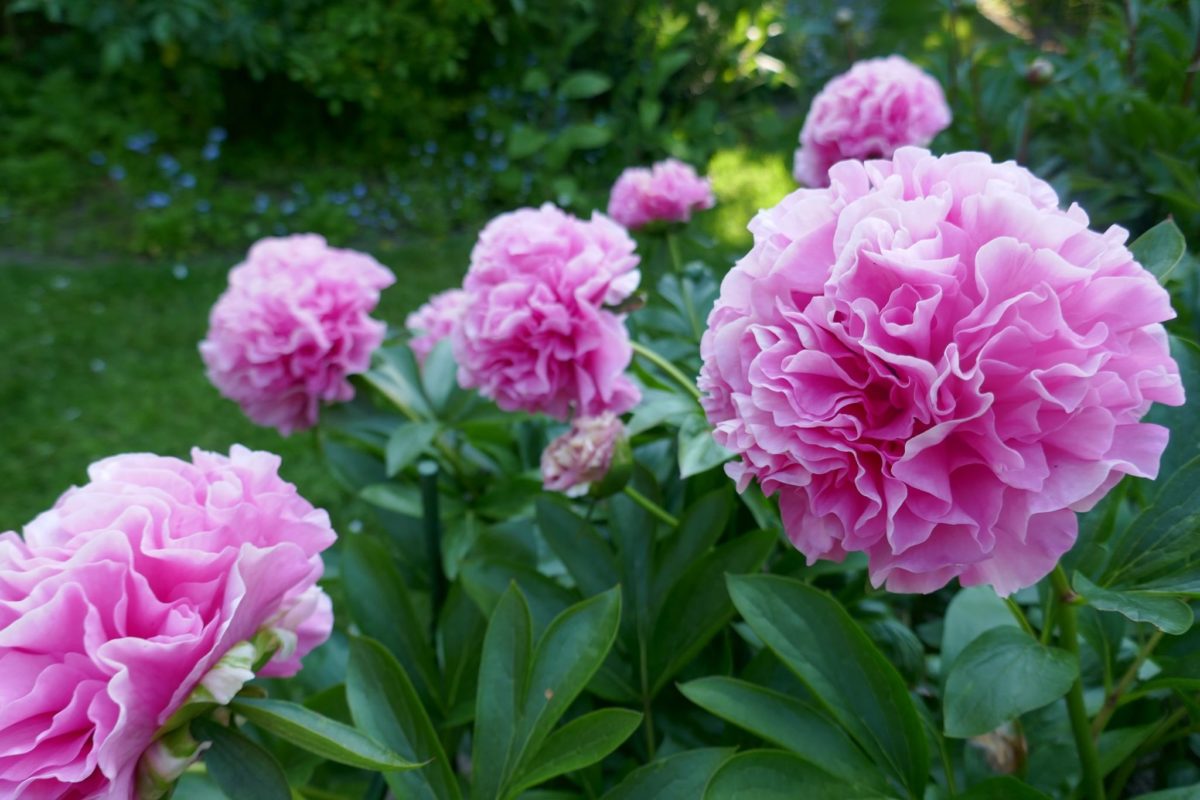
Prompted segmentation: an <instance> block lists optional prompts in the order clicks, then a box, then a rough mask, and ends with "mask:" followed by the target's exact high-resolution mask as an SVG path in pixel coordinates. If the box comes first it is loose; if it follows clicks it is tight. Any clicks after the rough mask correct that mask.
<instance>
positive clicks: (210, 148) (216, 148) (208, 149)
mask: <svg viewBox="0 0 1200 800" xmlns="http://www.w3.org/2000/svg"><path fill="white" fill-rule="evenodd" d="M200 155H201V156H202V157H203V158H204V160H205V161H216V160H217V159H218V158H220V157H221V145H219V144H217V143H216V142H209V143H208V144H206V145H204V149H203V150H201V151H200Z"/></svg>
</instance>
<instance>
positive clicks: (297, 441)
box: [0, 230, 475, 531]
mask: <svg viewBox="0 0 1200 800" xmlns="http://www.w3.org/2000/svg"><path fill="white" fill-rule="evenodd" d="M474 235H475V231H474V230H472V231H470V232H468V233H464V234H463V235H459V236H454V237H451V238H447V239H442V240H429V241H420V242H416V243H412V244H408V245H404V246H396V247H390V248H389V247H382V248H375V249H374V250H373V252H374V253H375V255H376V256H377V257H378V258H379V259H380V261H382V262H383V263H385V264H387V265H388V266H389V267H391V269H392V270H393V271H394V272H395V273H396V278H397V281H396V284H395V285H394V286H392V287H391V288H389V289H387V290H386V291H385V292H384V297H383V300H382V301H381V305H380V309H379V310H378V311H377V316H380V317H381V318H383V319H386V320H387V322H388V323H389V324H390V325H393V326H400V325H403V321H404V316H405V314H406V313H407V312H408V311H409V310H411V309H412V308H415V307H416V306H417V305H419V304H420V303H421V302H423V301H424V300H425V298H427V297H428V296H429V295H430V294H431V293H432V292H435V291H438V290H440V289H443V288H446V287H449V286H451V285H454V284H457V283H458V282H459V281H460V279H461V277H462V274H463V272H464V271H465V269H466V264H467V257H468V253H469V251H470V246H471V243H472V241H473V240H474ZM238 260H239V258H238V256H236V255H234V256H232V257H229V258H211V259H207V260H205V261H204V262H203V263H188V264H186V265H177V264H173V263H164V264H138V265H130V264H112V265H89V266H75V267H56V266H54V265H53V264H49V265H45V264H42V265H38V266H36V267H34V266H19V265H4V264H0V341H2V342H3V343H4V350H3V352H4V355H3V360H2V361H0V365H2V368H0V531H3V530H20V528H21V526H22V525H24V524H25V523H26V522H28V521H29V520H30V519H32V518H33V517H34V516H35V515H36V514H37V513H39V512H40V511H42V510H45V509H46V508H49V507H50V506H51V505H52V504H53V502H54V500H55V498H57V497H58V495H59V494H61V493H62V492H63V491H64V490H65V489H67V488H68V487H69V486H71V485H72V484H78V483H81V482H83V481H85V480H86V469H87V466H88V464H90V463H91V462H93V461H95V460H97V459H100V458H103V457H105V456H108V455H111V454H114V453H123V452H134V451H144V452H154V453H160V454H166V455H176V456H185V457H186V455H187V453H188V451H189V450H190V448H192V447H193V446H196V447H201V448H204V449H208V450H216V451H228V449H229V447H230V446H231V445H233V444H235V443H240V444H244V445H246V446H248V447H253V448H260V449H265V450H271V451H273V452H276V453H279V454H280V455H281V456H283V462H284V463H283V474H284V476H285V477H286V478H288V479H289V480H291V481H293V482H295V483H296V484H297V485H298V486H299V487H300V489H301V491H302V492H303V493H304V494H305V495H306V496H307V497H309V498H310V499H311V500H312V501H313V502H315V503H317V504H319V505H324V506H326V507H329V508H331V510H336V508H338V507H340V506H341V505H342V503H341V501H342V500H344V499H345V498H343V497H342V496H341V494H340V489H339V488H338V487H337V486H335V485H334V484H333V483H332V481H331V480H330V479H329V477H328V475H327V473H326V472H325V471H324V469H323V467H322V465H321V463H320V460H319V458H318V457H317V454H316V452H315V450H314V443H313V439H312V437H311V436H309V435H305V434H303V433H300V434H295V435H293V436H291V437H289V438H284V437H281V436H280V435H279V434H278V433H276V432H275V431H273V430H268V429H264V428H259V427H257V426H256V425H254V424H253V423H251V422H250V421H249V420H247V419H246V418H245V417H244V416H243V415H242V413H241V411H240V410H239V409H238V408H237V406H236V405H234V404H233V403H231V402H229V401H227V400H225V399H223V398H222V397H221V396H220V395H218V394H217V391H216V389H214V388H213V387H212V385H211V384H209V382H208V380H207V378H206V377H205V375H204V366H203V364H202V362H201V361H200V356H199V354H198V353H197V350H196V345H197V343H198V342H199V341H200V340H201V339H202V338H203V337H204V333H205V331H206V329H207V323H208V312H209V308H210V307H211V306H212V304H213V302H214V301H215V300H216V299H217V297H218V295H219V294H220V293H221V291H222V290H223V289H224V287H225V282H226V274H227V272H228V270H229V268H230V267H231V266H232V265H233V264H234V263H236V262H237V261H238ZM335 516H336V514H335Z"/></svg>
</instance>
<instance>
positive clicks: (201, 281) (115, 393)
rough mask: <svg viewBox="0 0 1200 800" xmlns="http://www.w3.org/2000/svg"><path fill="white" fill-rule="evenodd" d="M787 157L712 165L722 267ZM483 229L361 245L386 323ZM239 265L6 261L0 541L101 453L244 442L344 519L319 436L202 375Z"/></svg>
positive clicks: (455, 272) (439, 282) (433, 283)
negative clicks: (208, 338) (223, 296)
mask: <svg viewBox="0 0 1200 800" xmlns="http://www.w3.org/2000/svg"><path fill="white" fill-rule="evenodd" d="M788 157H790V153H789V154H783V153H770V152H766V153H764V152H756V151H754V150H750V149H745V148H738V149H733V150H727V151H725V152H723V153H720V154H718V155H717V157H715V158H714V159H713V160H712V162H711V163H710V164H709V165H708V172H709V175H710V176H711V177H712V179H713V186H714V189H715V191H716V194H717V207H716V208H715V209H713V210H712V211H708V212H705V213H704V214H703V215H701V217H700V218H699V220H698V224H699V228H700V230H702V231H704V232H705V233H707V235H708V236H709V237H710V238H711V239H712V240H713V241H714V242H715V249H713V250H711V251H707V252H704V253H697V255H698V256H700V255H703V256H704V257H707V258H710V259H712V260H713V262H714V264H716V265H718V266H719V267H720V268H722V269H724V268H727V267H728V266H730V265H732V264H733V262H734V260H736V257H737V255H739V254H741V253H744V252H745V250H746V248H747V247H748V246H749V243H750V236H749V233H748V232H747V231H746V222H747V221H748V220H749V219H750V217H751V216H753V214H754V213H755V212H756V211H757V210H758V209H759V208H762V207H765V206H769V205H773V204H774V203H776V202H778V200H779V199H780V198H781V197H782V196H783V195H784V194H786V193H787V192H788V191H790V190H791V189H793V188H795V184H794V183H792V182H791V178H790V175H789V173H788V166H787V158H788ZM585 216H586V215H585ZM481 225H482V223H479V224H476V225H474V226H467V227H465V228H464V229H463V232H462V233H460V234H457V235H454V236H451V237H448V238H443V239H427V240H418V241H413V242H410V243H407V244H404V245H389V244H388V243H386V242H385V243H382V244H381V245H379V246H373V247H369V248H364V249H368V250H370V251H371V252H372V253H373V254H374V255H375V256H376V257H377V258H379V260H380V261H382V262H383V263H384V264H386V265H387V266H389V267H391V269H392V270H393V271H394V272H395V273H396V284H395V285H394V286H392V287H391V288H389V289H387V290H386V291H385V292H384V294H383V300H382V302H381V306H380V309H379V310H378V311H377V312H376V314H377V316H380V317H381V318H383V319H386V320H387V321H388V323H389V324H391V325H393V326H400V325H403V322H404V316H405V315H406V314H407V313H408V311H410V310H411V309H413V308H415V307H417V306H418V305H420V304H421V303H422V302H424V300H425V299H426V298H427V297H428V296H429V295H430V294H432V293H433V292H435V291H438V290H441V289H444V288H448V287H450V286H453V285H457V284H458V283H459V282H460V280H461V278H462V275H463V273H464V272H465V270H466V266H467V261H468V257H469V254H470V249H471V245H472V244H473V243H474V240H475V236H476V234H477V232H478V228H479V227H481ZM247 244H249V243H247ZM240 258H241V254H238V253H233V254H229V255H228V256H223V257H210V258H207V259H204V260H203V261H198V262H188V263H187V264H185V265H179V264H176V263H173V262H163V263H156V264H147V263H141V264H128V263H115V264H113V263H104V262H102V261H99V260H98V261H97V263H94V264H87V265H83V266H67V265H55V264H54V263H49V264H39V265H37V266H22V265H15V264H4V263H0V342H3V356H0V359H2V360H0V531H4V530H20V528H21V526H22V525H24V524H25V523H26V522H28V521H29V520H30V519H32V518H33V516H35V515H36V514H37V513H39V512H40V511H43V510H45V509H46V508H49V507H50V505H51V504H52V503H53V502H54V500H55V498H57V497H58V495H59V494H61V493H62V492H63V491H64V490H65V489H67V488H68V487H69V486H71V485H73V484H79V483H81V482H83V481H85V480H86V479H87V475H86V469H87V466H88V464H90V463H92V462H93V461H95V460H97V459H100V458H103V457H105V456H108V455H112V454H114V453H126V452H134V451H143V452H153V453H160V454H167V455H176V456H184V457H186V456H187V453H188V451H189V450H190V448H192V447H193V446H195V447H201V448H204V449H208V450H217V451H228V449H229V447H230V446H231V445H233V444H235V443H240V444H244V445H246V446H248V447H253V448H260V449H265V450H270V451H273V452H276V453H279V454H280V455H281V456H283V474H284V476H285V477H287V478H288V479H289V480H291V481H293V482H295V483H296V484H297V485H298V486H299V487H300V489H301V491H302V492H303V493H304V494H305V495H306V496H307V497H309V499H311V500H312V501H313V502H315V503H317V504H319V505H323V506H325V507H327V508H329V509H330V510H331V511H332V512H333V513H334V518H335V521H337V520H338V518H339V516H340V514H339V512H340V511H341V510H342V509H345V508H346V507H347V504H346V501H347V500H348V498H346V497H344V496H343V495H342V493H341V490H340V489H339V487H337V486H336V485H335V484H334V483H333V482H332V480H331V479H330V478H329V476H328V473H327V472H326V470H325V469H324V467H323V466H322V464H321V461H320V459H319V458H318V456H317V454H316V452H315V449H314V443H313V438H312V437H311V436H310V435H305V434H304V433H300V434H296V435H293V436H292V437H290V438H283V437H281V436H279V434H277V433H276V432H275V431H273V430H269V429H264V428H259V427H257V426H256V425H254V424H253V423H251V422H250V421H249V420H247V419H246V418H245V417H244V416H242V414H241V411H240V410H239V409H238V408H237V406H235V405H234V404H233V403H231V402H229V401H227V400H225V399H223V398H222V397H221V396H220V395H218V394H217V391H216V389H214V388H213V387H212V386H211V385H210V384H209V382H208V380H207V378H205V376H204V366H203V364H202V363H201V361H200V356H199V354H198V353H197V350H196V345H197V343H198V342H199V341H200V340H201V339H202V338H203V337H204V333H205V330H206V329H207V323H208V312H209V308H210V307H211V306H212V304H213V302H215V301H216V299H217V297H218V296H219V295H220V293H221V291H222V290H223V289H224V288H225V282H226V274H227V273H228V270H229V268H230V267H231V266H232V265H234V264H235V263H237V262H238V261H239V260H240Z"/></svg>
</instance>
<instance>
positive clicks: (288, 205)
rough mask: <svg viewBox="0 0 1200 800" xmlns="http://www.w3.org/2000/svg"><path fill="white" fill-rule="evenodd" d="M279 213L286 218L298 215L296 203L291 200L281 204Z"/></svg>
mask: <svg viewBox="0 0 1200 800" xmlns="http://www.w3.org/2000/svg"><path fill="white" fill-rule="evenodd" d="M279 213H281V214H283V215H284V216H285V217H290V216H291V215H292V214H295V213H296V201H295V200H292V199H290V198H289V199H286V200H284V201H283V202H282V203H280V204H279Z"/></svg>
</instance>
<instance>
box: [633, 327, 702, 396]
mask: <svg viewBox="0 0 1200 800" xmlns="http://www.w3.org/2000/svg"><path fill="white" fill-rule="evenodd" d="M630 344H632V345H633V352H635V353H637V354H638V355H639V356H641V357H642V358H644V359H646V360H647V361H649V362H650V363H651V364H653V365H654V366H656V367H658V368H659V369H661V370H662V371H663V372H665V373H666V374H667V376H668V377H670V378H671V380H673V381H675V382H676V383H678V384H679V385H680V386H682V387H683V388H684V389H686V390H687V391H688V394H690V395H691V396H692V397H693V398H695V399H696V401H697V402H699V400H700V390H699V389H697V388H696V384H695V383H693V382H692V381H689V380H688V379H687V376H686V375H684V374H683V373H682V372H680V371H679V368H678V367H676V366H675V365H674V364H672V363H671V362H670V361H667V360H666V359H665V358H663V357H662V356H660V355H659V354H658V353H656V352H654V351H653V350H651V349H650V348H649V347H646V345H644V344H642V343H641V342H630Z"/></svg>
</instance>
